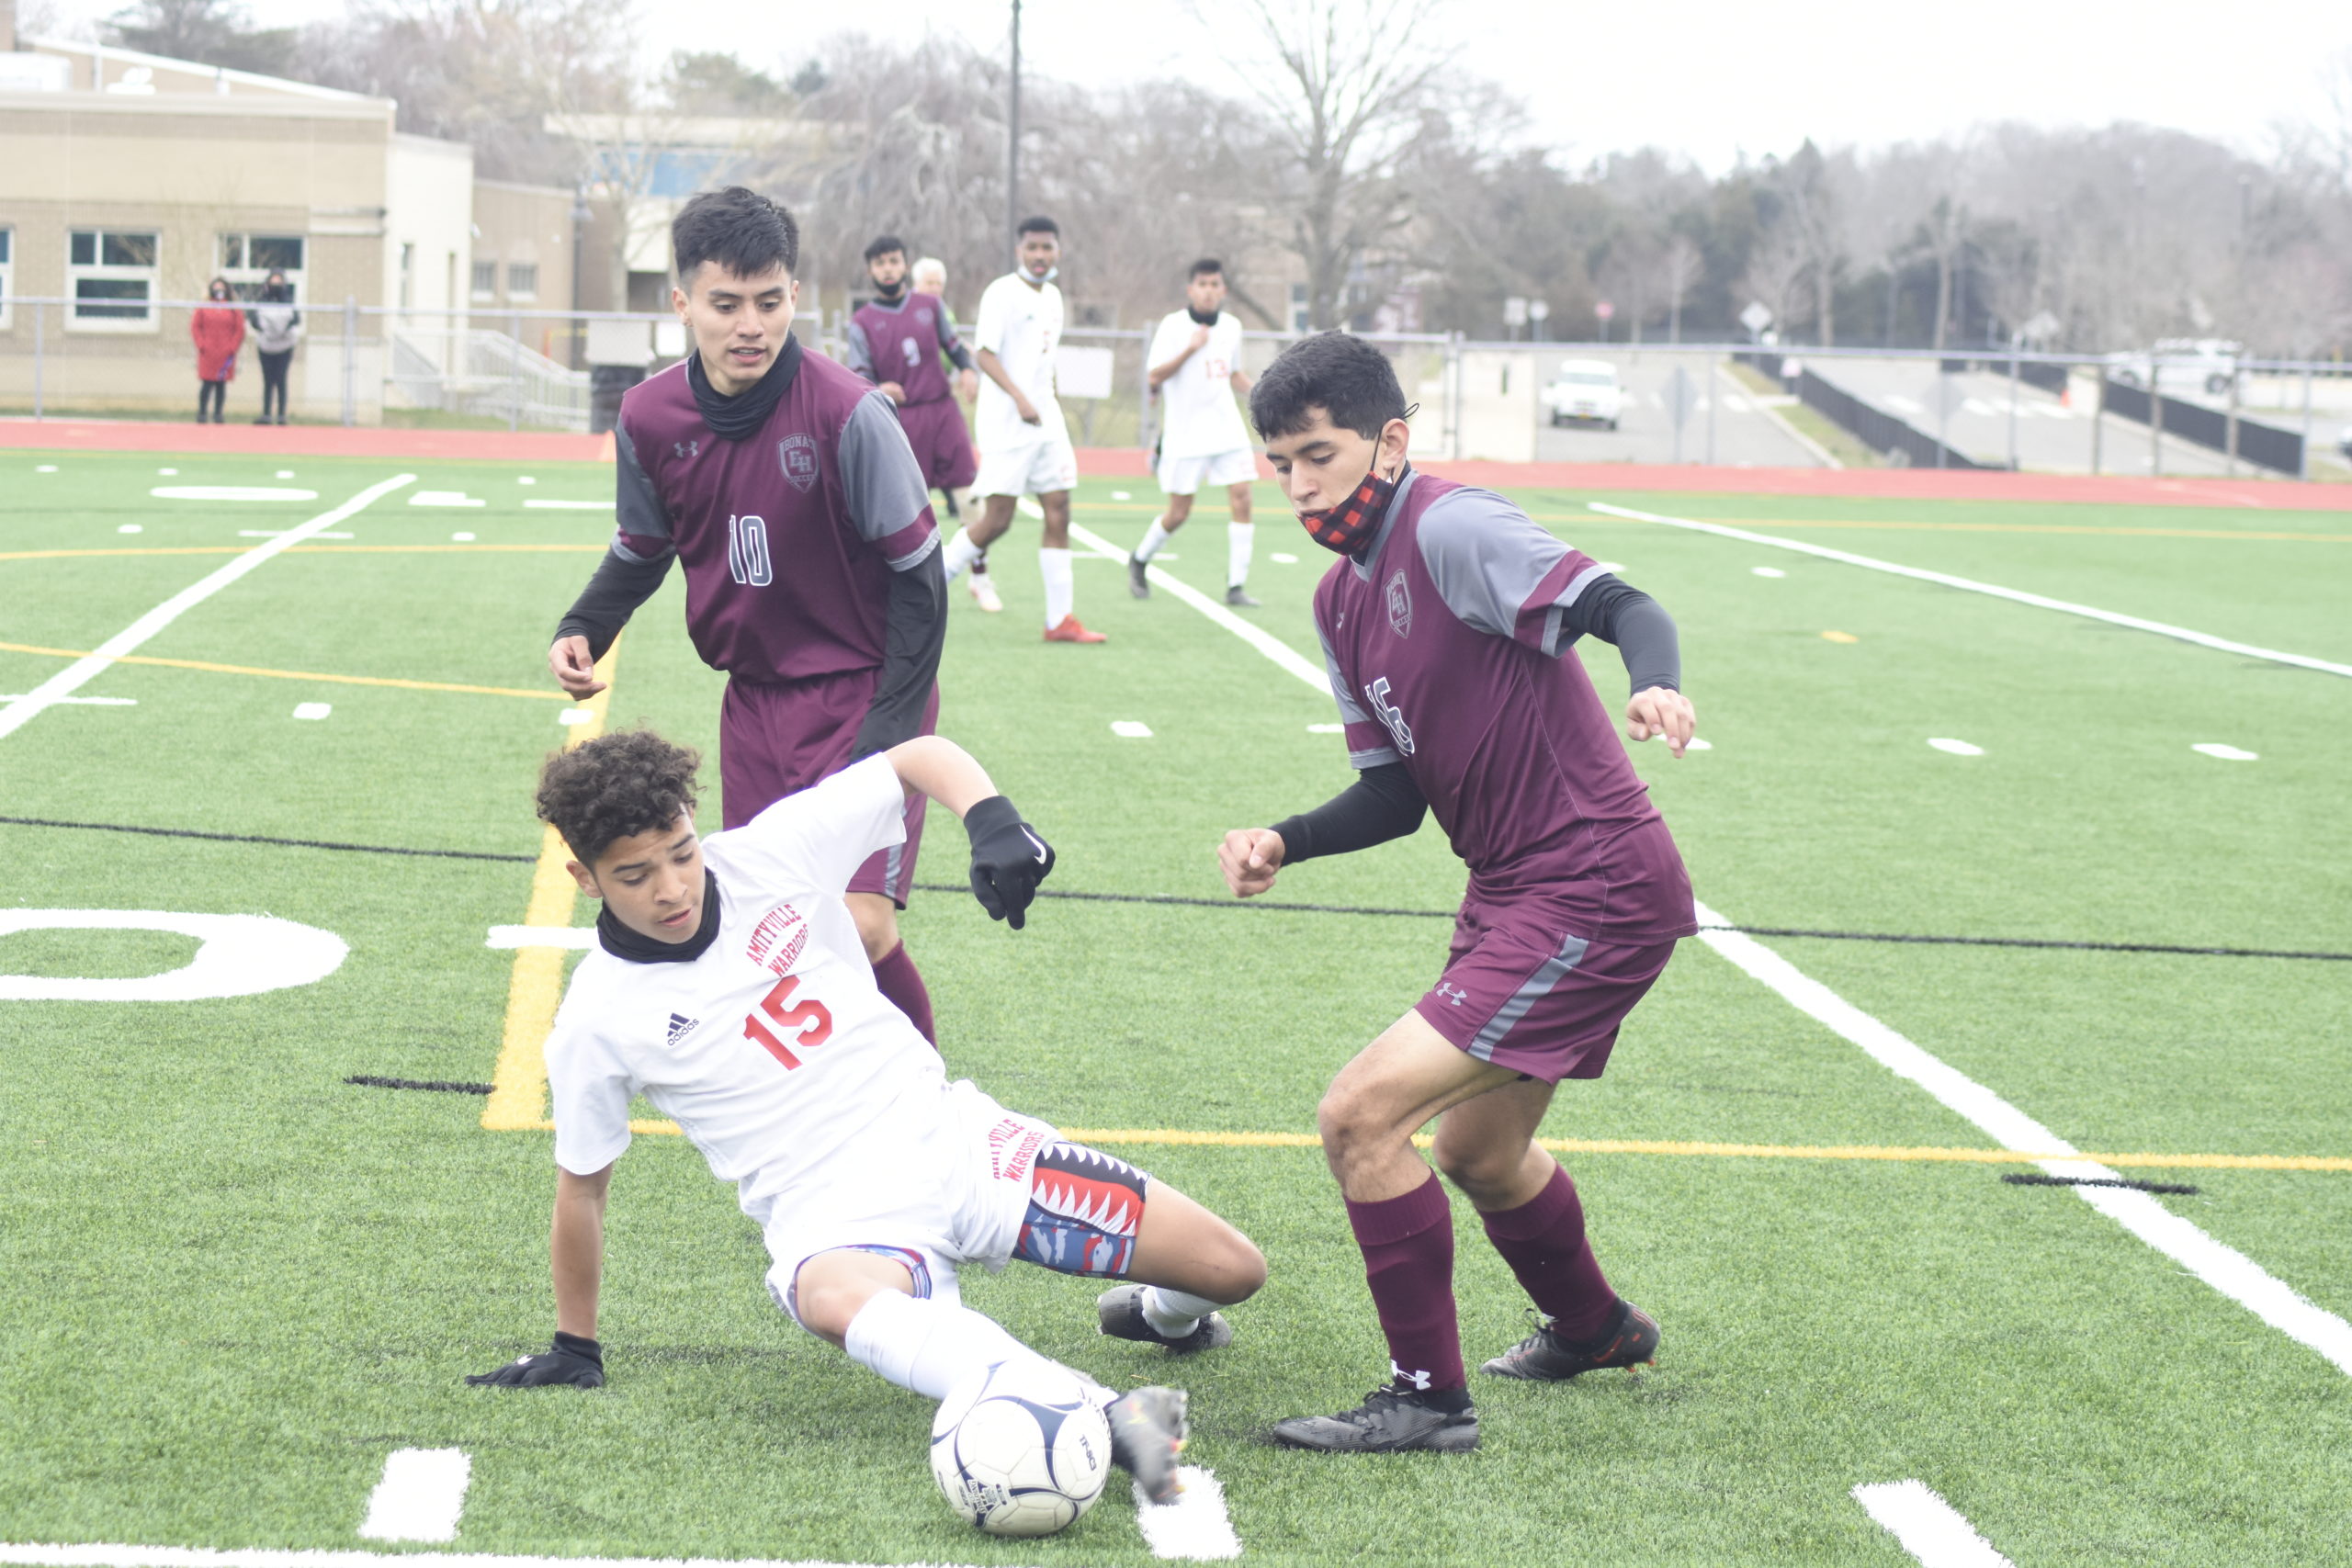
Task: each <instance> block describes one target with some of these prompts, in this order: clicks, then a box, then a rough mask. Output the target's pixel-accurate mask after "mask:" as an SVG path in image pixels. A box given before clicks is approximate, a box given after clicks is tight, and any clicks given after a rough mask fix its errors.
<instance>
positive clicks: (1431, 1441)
mask: <svg viewBox="0 0 2352 1568" xmlns="http://www.w3.org/2000/svg"><path fill="white" fill-rule="evenodd" d="M1272 1435H1273V1439H1274V1441H1276V1442H1278V1443H1280V1444H1282V1445H1283V1447H1285V1448H1293V1449H1315V1450H1318V1451H1320V1452H1323V1453H1334V1454H1339V1453H1359V1454H1393V1453H1403V1452H1406V1451H1408V1450H1416V1449H1426V1450H1430V1452H1432V1453H1442V1454H1464V1453H1468V1452H1469V1451H1470V1450H1472V1449H1475V1448H1476V1447H1477V1446H1478V1413H1477V1412H1476V1410H1474V1409H1472V1408H1470V1407H1469V1406H1468V1405H1466V1404H1465V1405H1464V1406H1463V1407H1462V1408H1461V1409H1460V1410H1440V1409H1439V1408H1438V1407H1437V1406H1435V1405H1434V1404H1430V1403H1429V1402H1428V1396H1427V1395H1425V1394H1420V1393H1414V1392H1412V1391H1411V1390H1409V1389H1399V1388H1397V1387H1394V1386H1393V1385H1392V1386H1390V1387H1387V1388H1376V1389H1374V1390H1373V1391H1372V1393H1369V1394H1367V1395H1366V1396H1365V1397H1364V1402H1363V1404H1361V1405H1359V1406H1357V1407H1356V1408H1355V1409H1353V1410H1342V1411H1340V1413H1339V1414H1338V1415H1337V1416H1297V1417H1295V1418H1294V1419H1292V1420H1288V1421H1279V1422H1276V1423H1275V1424H1274V1429H1273V1434H1272Z"/></svg>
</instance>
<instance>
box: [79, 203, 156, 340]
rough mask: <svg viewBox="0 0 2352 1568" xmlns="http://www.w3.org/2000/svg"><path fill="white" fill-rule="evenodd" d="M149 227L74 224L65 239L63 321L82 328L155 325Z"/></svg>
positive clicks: (146, 329)
mask: <svg viewBox="0 0 2352 1568" xmlns="http://www.w3.org/2000/svg"><path fill="white" fill-rule="evenodd" d="M162 250H163V236H162V235H160V234H158V233H156V232H155V231H153V230H152V229H149V230H129V229H75V230H72V231H69V232H68V233H67V235H66V240H65V292H66V294H67V295H68V297H70V298H71V299H73V301H74V303H73V304H72V305H70V306H68V307H67V308H66V312H65V324H66V325H67V326H69V327H73V328H75V329H76V330H79V331H83V332H94V333H106V332H115V333H152V332H153V331H154V330H155V327H156V311H155V290H156V278H157V276H158V271H159V269H158V267H157V265H156V257H157V256H158V255H159V254H161V253H162Z"/></svg>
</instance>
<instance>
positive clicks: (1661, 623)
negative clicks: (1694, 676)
mask: <svg viewBox="0 0 2352 1568" xmlns="http://www.w3.org/2000/svg"><path fill="white" fill-rule="evenodd" d="M1560 630H1561V632H1562V633H1563V635H1562V637H1561V638H1560V651H1561V652H1562V653H1564V654H1565V653H1566V652H1567V650H1568V648H1569V645H1570V644H1572V643H1573V642H1575V640H1576V639H1577V637H1587V636H1590V637H1599V638H1600V640H1601V641H1603V642H1609V643H1614V644H1616V645H1617V652H1618V656H1619V657H1620V658H1622V659H1623V660H1624V661H1625V673H1626V674H1627V675H1628V676H1630V677H1631V678H1632V680H1633V689H1634V691H1636V692H1646V691H1648V690H1649V689H1650V688H1651V687H1652V686H1664V687H1666V688H1667V689H1668V691H1674V692H1679V691H1680V690H1681V689H1682V649H1681V643H1680V639H1679V638H1678V637H1676V635H1675V631H1674V617H1673V616H1671V615H1668V614H1667V613H1666V608H1665V606H1663V605H1661V604H1659V603H1658V602H1657V600H1655V599H1653V598H1651V597H1650V596H1649V595H1648V594H1646V593H1645V592H1642V591H1641V590H1640V589H1638V588H1635V587H1634V586H1633V585H1632V584H1631V583H1629V582H1626V581H1623V580H1622V579H1619V578H1617V577H1614V576H1612V575H1611V574H1609V573H1606V572H1604V573H1602V574H1601V575H1600V576H1599V577H1596V578H1594V579H1593V580H1592V581H1590V582H1588V583H1586V584H1585V587H1584V592H1581V593H1579V594H1577V602H1576V603H1575V604H1570V605H1569V606H1568V607H1567V608H1566V610H1565V611H1563V612H1562V613H1561V616H1560Z"/></svg>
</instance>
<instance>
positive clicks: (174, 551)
mask: <svg viewBox="0 0 2352 1568" xmlns="http://www.w3.org/2000/svg"><path fill="white" fill-rule="evenodd" d="M250 548H251V546H247V545H152V546H148V547H144V548H141V549H126V550H0V560H71V559H75V558H81V557H84V556H241V555H243V554H244V553H245V551H246V550H248V549H250ZM485 552H487V553H488V554H491V555H544V554H548V553H550V552H552V553H555V554H558V555H577V554H582V553H586V554H592V555H602V554H604V553H605V547H604V546H602V545H296V546H293V547H290V548H288V549H287V550H285V551H284V552H282V553H284V554H286V555H289V556H338V555H340V556H370V555H373V556H436V555H447V556H459V555H481V554H483V553H485Z"/></svg>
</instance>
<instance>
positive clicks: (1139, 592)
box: [1127, 556, 1151, 599]
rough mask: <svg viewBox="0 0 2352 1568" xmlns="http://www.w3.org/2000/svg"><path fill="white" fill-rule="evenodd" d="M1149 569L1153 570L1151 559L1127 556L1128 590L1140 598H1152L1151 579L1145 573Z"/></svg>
mask: <svg viewBox="0 0 2352 1568" xmlns="http://www.w3.org/2000/svg"><path fill="white" fill-rule="evenodd" d="M1149 570H1151V563H1150V562H1149V561H1144V560H1138V559H1136V558H1135V557H1134V556H1129V557H1128V558H1127V592H1130V593H1132V594H1134V595H1135V596H1136V598H1138V599H1148V598H1150V597H1151V579H1150V578H1149V577H1148V576H1146V575H1145V573H1147V572H1148V571H1149Z"/></svg>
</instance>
